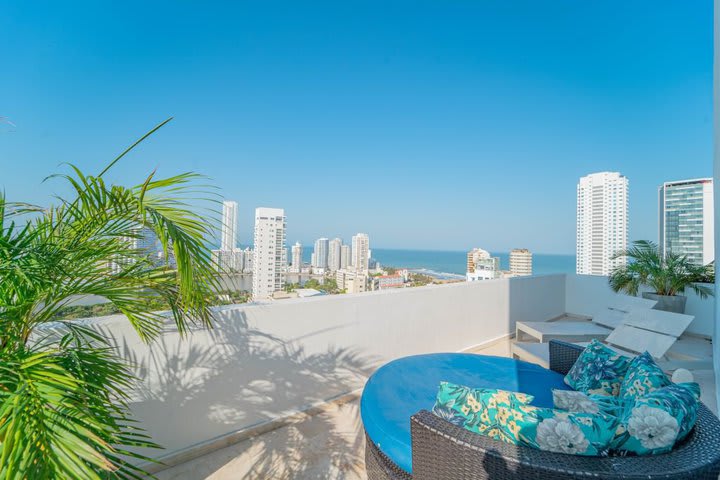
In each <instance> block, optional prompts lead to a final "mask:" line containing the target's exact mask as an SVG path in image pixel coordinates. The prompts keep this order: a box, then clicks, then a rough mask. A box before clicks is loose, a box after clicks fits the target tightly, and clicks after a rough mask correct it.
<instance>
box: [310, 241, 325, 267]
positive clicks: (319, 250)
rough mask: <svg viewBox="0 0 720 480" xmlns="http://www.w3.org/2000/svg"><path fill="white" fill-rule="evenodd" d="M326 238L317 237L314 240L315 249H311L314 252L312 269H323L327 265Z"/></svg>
mask: <svg viewBox="0 0 720 480" xmlns="http://www.w3.org/2000/svg"><path fill="white" fill-rule="evenodd" d="M328 243H329V242H328V239H327V238H318V239H317V240H315V249H314V250H313V253H314V254H315V257H314V259H315V260H314V262H313V264H312V266H313V269H315V268H317V269H325V268H327V266H328Z"/></svg>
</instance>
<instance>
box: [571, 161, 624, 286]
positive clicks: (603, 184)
mask: <svg viewBox="0 0 720 480" xmlns="http://www.w3.org/2000/svg"><path fill="white" fill-rule="evenodd" d="M628 222H629V220H628V179H627V178H626V177H625V176H623V175H620V174H619V173H617V172H600V173H593V174H590V175H588V176H586V177H582V178H581V179H580V182H579V183H578V186H577V260H576V262H577V264H576V271H577V273H579V274H585V275H609V274H610V273H611V272H612V270H613V268H615V267H617V266H621V265H625V264H626V259H624V258H618V259H615V260H613V259H612V256H613V255H614V254H615V253H617V252H619V251H621V250H625V249H627V246H628Z"/></svg>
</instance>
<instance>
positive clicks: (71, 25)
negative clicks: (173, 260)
mask: <svg viewBox="0 0 720 480" xmlns="http://www.w3.org/2000/svg"><path fill="white" fill-rule="evenodd" d="M233 3H234V4H233V5H230V2H227V3H225V2H189V1H173V2H147V1H146V2H133V1H126V2H86V3H81V2H71V3H70V4H67V3H62V2H31V3H29V2H8V1H5V0H0V32H2V47H0V52H1V53H0V59H2V70H1V71H0V116H5V117H8V118H10V119H11V120H12V122H13V123H15V124H16V127H10V126H9V125H7V124H5V125H0V167H2V169H1V170H0V172H1V173H0V187H2V188H4V189H5V191H6V193H7V194H8V196H9V197H10V198H11V199H12V200H23V201H30V202H36V203H44V202H47V201H49V199H50V196H51V194H52V193H54V192H55V191H56V190H57V188H58V187H57V183H53V182H50V183H44V184H43V183H41V182H42V180H43V178H44V177H45V176H46V175H47V174H49V173H52V172H56V171H58V169H60V168H61V167H59V164H60V163H62V162H73V163H76V164H77V165H79V166H81V167H82V168H84V169H86V170H87V171H90V172H96V171H98V170H99V169H100V168H101V167H102V166H103V165H104V164H105V163H106V162H107V161H108V160H109V159H111V158H112V157H113V156H114V155H115V154H117V153H118V152H119V151H121V150H122V149H123V148H124V147H125V146H126V145H128V144H129V143H131V142H132V141H133V140H134V139H135V138H136V137H138V136H140V135H141V134H142V133H143V132H144V131H146V130H148V129H149V128H151V127H152V126H153V125H154V124H156V123H157V122H159V121H161V120H162V119H164V118H166V117H169V116H174V117H175V120H174V121H173V122H172V123H171V124H170V125H169V126H167V127H166V128H164V129H163V130H162V131H161V132H159V133H158V134H157V135H156V136H155V137H154V138H152V139H151V140H150V141H148V142H147V143H146V144H144V145H143V146H142V148H141V149H140V150H138V151H137V152H135V153H134V154H133V155H132V157H130V158H128V159H127V161H125V162H124V163H123V164H122V165H121V166H120V167H119V168H117V169H116V170H115V171H114V172H113V174H112V178H113V179H114V180H117V181H121V182H125V183H133V184H134V183H137V182H139V181H140V179H141V178H143V177H144V176H145V175H146V174H147V173H148V172H149V171H150V170H152V169H153V168H155V167H157V168H158V171H159V173H160V174H165V175H170V174H174V173H178V172H181V171H186V170H195V171H198V172H201V173H204V174H206V175H208V176H210V177H212V178H213V179H214V181H215V182H217V184H218V186H219V187H221V189H222V192H223V194H224V195H225V196H226V197H227V198H230V199H234V200H236V201H238V202H239V204H240V237H241V240H242V241H243V242H244V243H248V242H249V241H250V238H251V230H252V217H253V209H254V208H255V207H256V206H275V207H284V208H285V209H286V212H287V215H288V243H292V242H294V241H295V240H301V241H303V242H310V241H312V240H313V239H314V238H316V237H320V236H328V237H331V236H335V235H340V236H343V237H345V238H346V239H348V240H349V237H350V235H351V234H353V233H354V232H357V231H363V232H367V233H369V234H370V235H371V241H372V245H373V246H375V247H400V248H430V249H467V248H470V247H473V246H481V247H483V248H486V249H489V250H493V251H506V250H508V249H510V248H513V247H529V248H531V249H533V250H534V251H536V252H549V253H571V252H574V249H575V185H576V183H577V180H578V178H579V177H580V176H582V175H585V174H587V173H590V172H594V171H601V170H618V171H620V172H622V173H624V174H625V175H627V176H628V177H629V179H630V189H631V194H630V209H631V210H630V224H631V239H637V238H650V239H656V237H657V185H658V184H660V183H661V182H662V181H664V180H673V179H680V178H689V177H699V176H709V175H710V174H711V166H712V165H711V164H712V157H711V154H712V137H711V134H712V133H711V128H712V2H711V1H710V0H693V1H670V2H658V1H628V0H623V1H589V0H587V1H578V0H547V1H540V0H528V1H510V0H497V1H481V0H477V1H435V2H427V1H408V2H399V1H397V2H395V1H392V2H391V1H382V2H371V1H357V2H338V1H333V2H233Z"/></svg>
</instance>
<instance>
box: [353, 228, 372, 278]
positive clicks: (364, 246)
mask: <svg viewBox="0 0 720 480" xmlns="http://www.w3.org/2000/svg"><path fill="white" fill-rule="evenodd" d="M350 263H351V264H352V266H353V267H355V270H357V271H358V272H367V271H368V268H369V263H370V237H368V236H367V234H365V233H358V234H357V235H355V236H354V237H352V256H351V259H350Z"/></svg>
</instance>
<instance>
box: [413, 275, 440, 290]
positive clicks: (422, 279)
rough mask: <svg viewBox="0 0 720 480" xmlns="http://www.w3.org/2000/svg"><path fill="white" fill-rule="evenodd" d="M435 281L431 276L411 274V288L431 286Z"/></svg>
mask: <svg viewBox="0 0 720 480" xmlns="http://www.w3.org/2000/svg"><path fill="white" fill-rule="evenodd" d="M434 281H435V280H434V279H433V278H432V277H431V276H430V275H423V274H422V273H411V274H410V286H411V287H422V286H425V285H430V284H432V283H433V282H434Z"/></svg>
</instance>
